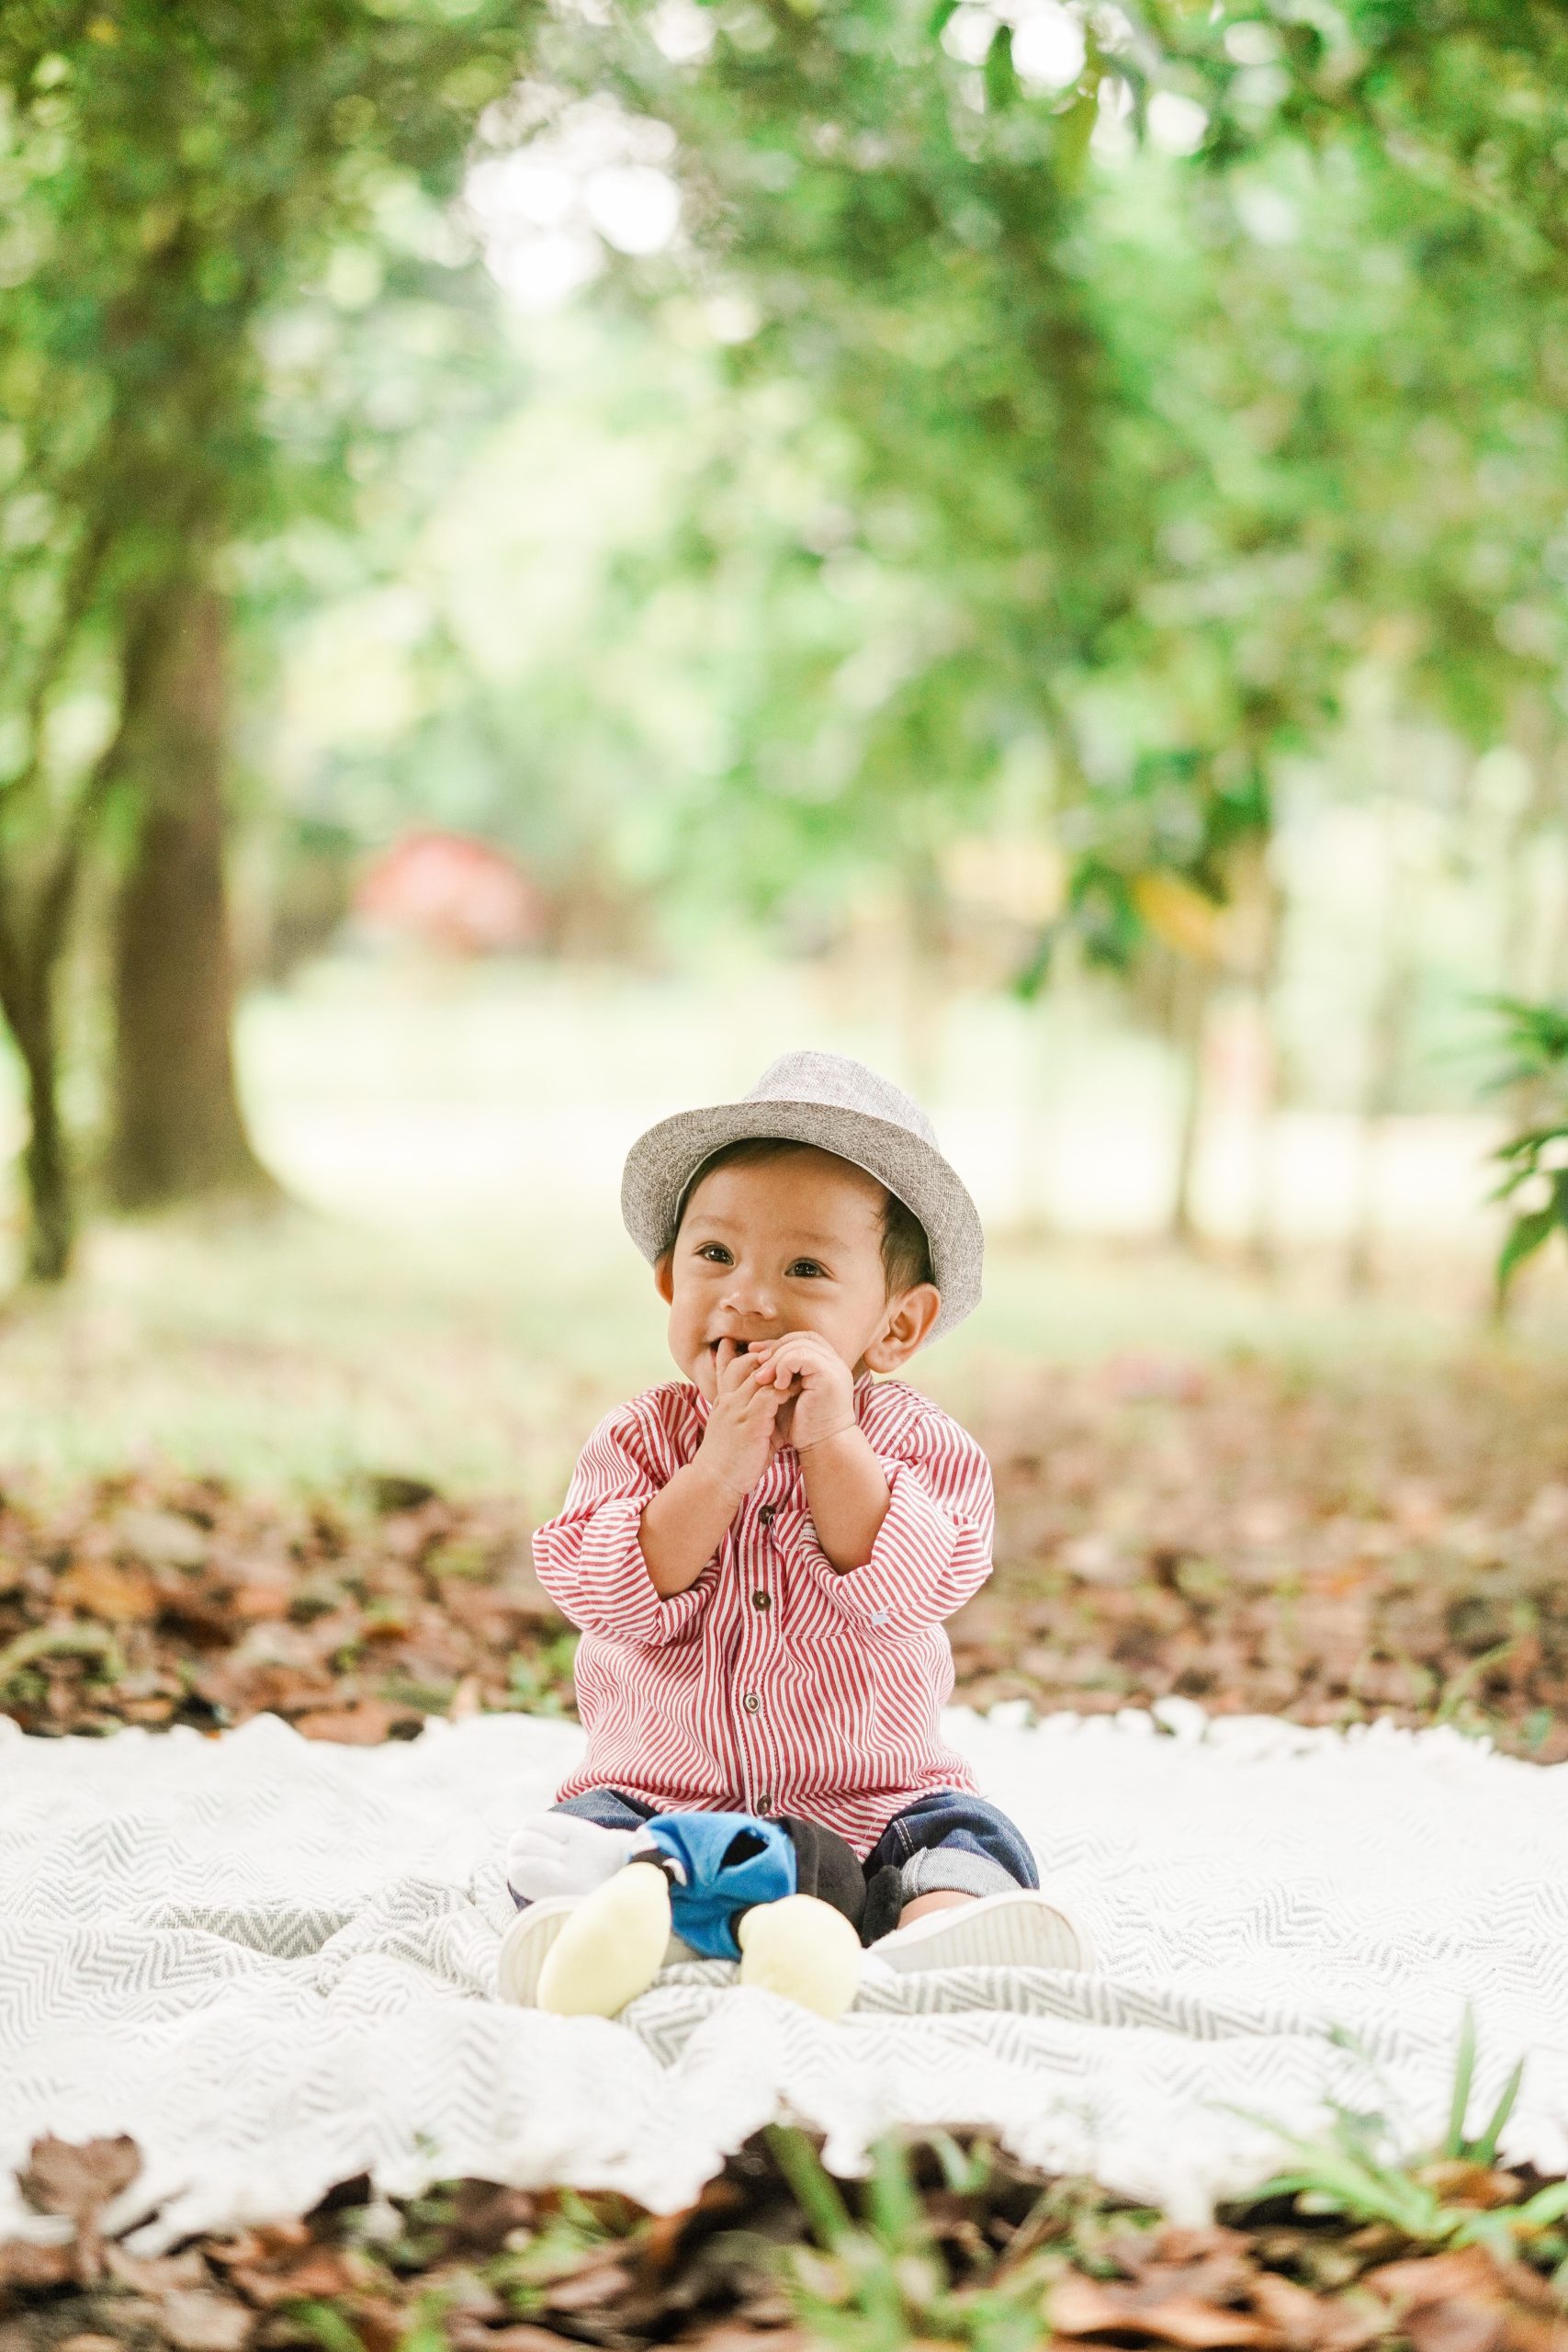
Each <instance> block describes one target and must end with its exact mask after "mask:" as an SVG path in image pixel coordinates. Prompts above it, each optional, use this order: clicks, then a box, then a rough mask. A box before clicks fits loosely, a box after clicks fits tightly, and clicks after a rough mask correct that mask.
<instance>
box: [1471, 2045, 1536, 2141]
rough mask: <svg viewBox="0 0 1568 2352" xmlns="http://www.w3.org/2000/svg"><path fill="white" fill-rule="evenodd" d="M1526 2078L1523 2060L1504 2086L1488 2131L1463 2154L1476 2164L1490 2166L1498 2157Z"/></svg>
mask: <svg viewBox="0 0 1568 2352" xmlns="http://www.w3.org/2000/svg"><path fill="white" fill-rule="evenodd" d="M1524 2078H1525V2061H1524V2060H1523V2059H1522V2058H1521V2059H1520V2060H1519V2062H1518V2064H1517V2066H1516V2067H1515V2068H1514V2071H1513V2073H1512V2074H1511V2075H1509V2076H1508V2079H1507V2081H1506V2083H1505V2084H1504V2086H1503V2088H1502V2091H1501V2094H1500V2095H1499V2097H1498V2100H1497V2104H1496V2106H1495V2108H1494V2109H1493V2110H1492V2114H1491V2117H1490V2119H1489V2120H1488V2122H1487V2125H1486V2129H1485V2130H1484V2131H1483V2133H1482V2134H1481V2137H1480V2139H1479V2140H1474V2141H1472V2143H1471V2144H1470V2145H1469V2147H1467V2148H1466V2149H1465V2150H1464V2152H1463V2153H1464V2154H1466V2155H1467V2156H1470V2157H1472V2159H1473V2161H1474V2162H1475V2163H1476V2164H1478V2165H1489V2164H1491V2163H1492V2162H1493V2160H1494V2158H1495V2156H1496V2154H1497V2143H1498V2141H1499V2140H1500V2139H1501V2138H1502V2136H1503V2131H1504V2127H1505V2125H1506V2123H1507V2120H1508V2118H1509V2116H1510V2115H1512V2113H1513V2111H1514V2107H1515V2103H1516V2102H1517V2098H1518V2096H1519V2086H1520V2084H1521V2083H1522V2082H1523V2081H1524Z"/></svg>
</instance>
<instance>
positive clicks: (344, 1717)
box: [294, 1699, 397, 1747]
mask: <svg viewBox="0 0 1568 2352" xmlns="http://www.w3.org/2000/svg"><path fill="white" fill-rule="evenodd" d="M396 1720H397V1718H396V1716H395V1715H394V1713H393V1712H392V1710H391V1708H390V1707H389V1706H387V1705H385V1704H384V1703H383V1702H382V1701H381V1700H379V1699H365V1700H361V1701H360V1702H359V1703H358V1704H357V1705H355V1706H352V1707H318V1708H314V1709H312V1710H311V1711H310V1713H308V1714H303V1715H296V1716H295V1718H294V1728H295V1730H296V1731H297V1732H298V1733H299V1736H300V1737H301V1738H302V1739H330V1740H335V1741H337V1743H338V1744H339V1746H340V1747H379V1746H380V1743H381V1742H382V1740H384V1739H385V1738H386V1736H387V1735H388V1733H389V1731H390V1730H391V1728H392V1725H393V1724H394V1723H395V1722H396Z"/></svg>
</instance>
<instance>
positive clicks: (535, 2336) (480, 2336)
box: [446, 2319, 566, 2352]
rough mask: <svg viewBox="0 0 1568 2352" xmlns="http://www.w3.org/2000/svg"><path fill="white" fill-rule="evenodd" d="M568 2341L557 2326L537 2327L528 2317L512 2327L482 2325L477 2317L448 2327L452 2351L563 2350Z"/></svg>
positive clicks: (558, 2351)
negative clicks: (564, 2343)
mask: <svg viewBox="0 0 1568 2352" xmlns="http://www.w3.org/2000/svg"><path fill="white" fill-rule="evenodd" d="M565 2340H566V2339H564V2338H562V2337H561V2336H558V2335H557V2334H556V2333H555V2331H554V2329H553V2328H548V2327H535V2326H534V2325H533V2324H532V2322H531V2321H527V2320H519V2321H518V2322H517V2323H516V2324H514V2325H513V2326H512V2327H481V2326H480V2324H479V2322H478V2321H477V2320H471V2319H470V2320H464V2319H456V2320H454V2321H453V2322H452V2324H451V2325H450V2326H449V2327H448V2328H447V2330H446V2341H447V2342H448V2344H450V2346H452V2352H561V2346H562V2343H563V2341H565Z"/></svg>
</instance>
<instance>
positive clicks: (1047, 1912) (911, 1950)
mask: <svg viewBox="0 0 1568 2352" xmlns="http://www.w3.org/2000/svg"><path fill="white" fill-rule="evenodd" d="M929 1916H930V1917H931V1918H932V1919H933V1921H934V1922H935V1924H934V1925H932V1926H931V1927H927V1926H926V1925H925V1924H924V1922H922V1923H921V1924H920V1925H919V1928H917V1929H916V1930H915V1931H914V1932H912V1933H911V1931H910V1930H909V1929H908V1928H904V1929H898V1928H895V1930H894V1932H893V1933H892V1935H890V1936H885V1937H884V1938H883V1939H882V1941H881V1942H880V1943H877V1944H874V1945H873V1946H872V1950H873V1951H874V1953H875V1955H876V1957H877V1959H878V1960H883V1961H886V1963H887V1965H888V1967H889V1968H891V1969H894V1970H896V1971H897V1973H899V1974H900V1975H903V1974H906V1973H914V1972H915V1971H916V1970H924V1969H928V1968H1066V1969H1073V1970H1077V1971H1078V1972H1080V1973H1081V1972H1083V1971H1086V1970H1089V1969H1092V1968H1093V1966H1094V1947H1093V1946H1092V1944H1091V1943H1090V1942H1089V1938H1088V1936H1086V1935H1085V1933H1084V1931H1083V1929H1082V1928H1079V1927H1077V1926H1076V1925H1075V1924H1074V1922H1073V1921H1072V1920H1071V1919H1069V1918H1068V1917H1067V1915H1066V1912H1065V1911H1058V1910H1056V1909H1055V1906H1054V1905H1051V1904H1049V1903H1046V1902H1043V1901H1042V1900H1041V1898H1040V1896H1039V1895H1037V1894H1032V1893H1027V1892H1024V1893H1020V1894H993V1895H987V1896H985V1897H983V1898H982V1900H980V1901H979V1902H977V1903H965V1904H964V1905H957V1904H955V1905H953V1909H952V1910H951V1911H944V1912H941V1913H932V1914H930V1915H929Z"/></svg>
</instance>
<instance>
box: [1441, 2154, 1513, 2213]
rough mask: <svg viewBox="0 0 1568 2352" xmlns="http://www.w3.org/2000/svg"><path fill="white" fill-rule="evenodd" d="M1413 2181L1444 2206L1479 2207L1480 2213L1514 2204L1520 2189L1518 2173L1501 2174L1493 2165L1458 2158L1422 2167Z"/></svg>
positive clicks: (1446, 2159) (1445, 2159)
mask: <svg viewBox="0 0 1568 2352" xmlns="http://www.w3.org/2000/svg"><path fill="white" fill-rule="evenodd" d="M1416 2178H1417V2180H1419V2181H1421V2182H1423V2183H1424V2184H1425V2185H1426V2187H1427V2188H1430V2189H1432V2190H1433V2191H1434V2192H1435V2193H1436V2194H1437V2195H1438V2197H1441V2198H1442V2199H1444V2200H1445V2201H1446V2202H1447V2203H1449V2204H1450V2205H1474V2206H1479V2207H1480V2208H1481V2209H1482V2211H1490V2210H1491V2209H1492V2208H1494V2207H1495V2206H1498V2205H1512V2204H1514V2203H1515V2202H1516V2201H1517V2199H1518V2197H1519V2194H1520V2191H1521V2188H1522V2186H1523V2184H1522V2183H1521V2181H1520V2180H1519V2177H1518V2176H1517V2173H1511V2172H1500V2171H1498V2170H1497V2169H1496V2168H1495V2166H1494V2165H1477V2164H1468V2163H1466V2162H1465V2161H1464V2160H1463V2159H1462V2158H1461V2157H1445V2158H1444V2159H1443V2160H1442V2161H1441V2162H1439V2163H1438V2164H1432V2165H1422V2166H1421V2168H1420V2170H1419V2172H1418V2173H1417V2174H1416Z"/></svg>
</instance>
